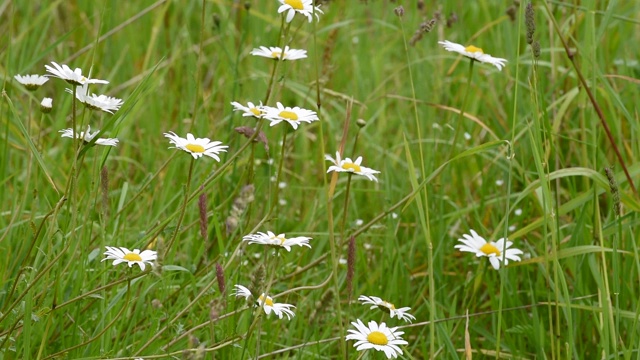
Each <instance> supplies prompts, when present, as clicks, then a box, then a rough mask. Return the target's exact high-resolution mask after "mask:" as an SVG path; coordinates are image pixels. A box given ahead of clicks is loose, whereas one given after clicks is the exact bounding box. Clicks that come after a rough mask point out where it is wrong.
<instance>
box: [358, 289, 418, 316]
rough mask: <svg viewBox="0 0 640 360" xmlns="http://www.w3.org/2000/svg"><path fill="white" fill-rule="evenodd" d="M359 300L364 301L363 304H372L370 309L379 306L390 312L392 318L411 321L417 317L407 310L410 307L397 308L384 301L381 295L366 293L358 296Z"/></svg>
mask: <svg viewBox="0 0 640 360" xmlns="http://www.w3.org/2000/svg"><path fill="white" fill-rule="evenodd" d="M358 300H359V301H360V302H362V304H363V305H364V304H371V307H370V308H369V309H375V308H378V309H380V310H382V311H384V312H386V313H388V314H389V316H390V317H391V318H393V317H394V316H395V317H397V318H398V319H401V320H404V321H407V322H411V321H412V320H415V319H416V317H415V316H413V315H411V314H409V313H408V312H407V311H409V310H411V308H410V307H403V308H400V309H396V307H395V306H394V305H393V304H392V303H390V302H388V301H384V300H382V299H380V298H379V297H376V296H364V295H360V297H359V298H358Z"/></svg>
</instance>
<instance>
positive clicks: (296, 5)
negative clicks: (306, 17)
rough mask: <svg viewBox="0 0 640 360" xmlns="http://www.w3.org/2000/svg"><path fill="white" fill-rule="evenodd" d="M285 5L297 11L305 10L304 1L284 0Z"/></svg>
mask: <svg viewBox="0 0 640 360" xmlns="http://www.w3.org/2000/svg"><path fill="white" fill-rule="evenodd" d="M284 3H285V4H287V5H289V6H291V7H292V8H294V9H296V10H304V5H302V0H284Z"/></svg>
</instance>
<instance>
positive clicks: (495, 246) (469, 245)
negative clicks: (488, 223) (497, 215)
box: [454, 230, 522, 270]
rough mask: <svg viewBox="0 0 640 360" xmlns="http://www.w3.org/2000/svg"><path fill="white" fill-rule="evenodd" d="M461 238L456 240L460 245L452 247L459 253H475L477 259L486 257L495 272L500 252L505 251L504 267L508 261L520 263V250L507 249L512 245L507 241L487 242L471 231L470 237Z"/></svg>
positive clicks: (465, 235)
mask: <svg viewBox="0 0 640 360" xmlns="http://www.w3.org/2000/svg"><path fill="white" fill-rule="evenodd" d="M462 236H463V237H464V239H458V241H460V242H461V243H462V244H458V245H456V246H454V248H456V249H458V250H460V251H465V252H471V253H475V254H476V256H477V257H481V256H486V257H488V258H489V262H491V266H493V268H494V269H496V270H498V269H499V268H500V261H502V257H503V254H502V251H505V254H504V264H505V265H507V264H508V263H509V260H511V261H520V256H518V255H520V254H522V250H520V249H516V248H513V249H509V247H511V245H513V242H511V241H509V240H506V239H504V238H502V239H500V240H498V241H496V242H493V241H491V242H487V241H486V240H485V239H484V238H483V237H482V236H480V235H478V234H477V233H476V232H475V231H473V230H471V235H467V234H464V235H462ZM505 241H506V244H505Z"/></svg>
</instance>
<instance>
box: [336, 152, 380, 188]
mask: <svg viewBox="0 0 640 360" xmlns="http://www.w3.org/2000/svg"><path fill="white" fill-rule="evenodd" d="M324 159H325V160H328V161H331V162H332V163H333V165H331V166H329V169H328V170H327V173H329V172H332V171H335V172H348V173H353V174H358V175H362V176H364V177H366V178H367V179H369V180H371V181H376V182H377V181H378V179H377V178H376V177H375V176H374V175H375V174H380V171H378V170H373V169H370V168H368V167H364V166H362V165H360V164H362V156H358V158H357V159H356V161H353V160H351V159H350V158H346V159H344V160H342V159H341V158H340V152H339V151H336V158H335V159H334V158H332V157H331V156H330V155H325V156H324Z"/></svg>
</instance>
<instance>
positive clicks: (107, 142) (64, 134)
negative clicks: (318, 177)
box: [59, 125, 118, 146]
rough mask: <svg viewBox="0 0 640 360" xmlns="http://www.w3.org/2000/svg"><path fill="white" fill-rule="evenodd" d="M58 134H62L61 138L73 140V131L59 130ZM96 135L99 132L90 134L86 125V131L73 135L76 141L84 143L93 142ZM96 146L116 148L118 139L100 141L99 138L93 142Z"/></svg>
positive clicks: (89, 128) (89, 129)
mask: <svg viewBox="0 0 640 360" xmlns="http://www.w3.org/2000/svg"><path fill="white" fill-rule="evenodd" d="M59 132H61V133H62V135H61V136H62V137H68V138H74V131H73V129H64V130H60V131H59ZM98 133H100V130H96V131H95V132H94V133H93V134H92V133H91V126H89V125H87V131H81V132H80V134H78V133H75V138H76V139H82V140H84V142H86V143H89V142H91V140H93V138H94V137H96V135H98ZM95 144H96V145H104V146H116V145H117V144H118V139H117V138H114V139H102V138H99V139H98V140H96V142H95Z"/></svg>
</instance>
